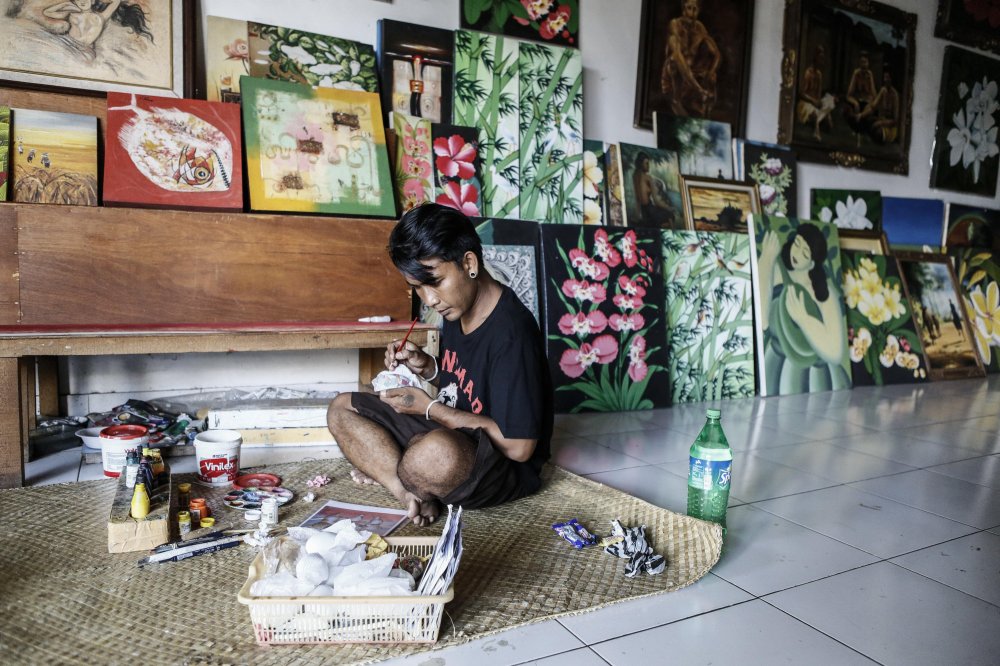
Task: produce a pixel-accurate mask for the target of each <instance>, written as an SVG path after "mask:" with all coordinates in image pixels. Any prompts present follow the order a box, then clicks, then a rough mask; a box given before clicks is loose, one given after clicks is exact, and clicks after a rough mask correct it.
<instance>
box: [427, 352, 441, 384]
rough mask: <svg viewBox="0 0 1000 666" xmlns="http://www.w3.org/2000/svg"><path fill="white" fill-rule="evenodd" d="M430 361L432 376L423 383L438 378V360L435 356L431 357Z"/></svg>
mask: <svg viewBox="0 0 1000 666" xmlns="http://www.w3.org/2000/svg"><path fill="white" fill-rule="evenodd" d="M431 360H432V361H434V374H433V375H431V376H430V377H428V378H427V379H425V380H424V381H425V382H432V381H434V378H435V377H437V376H438V360H437V357H436V356H431Z"/></svg>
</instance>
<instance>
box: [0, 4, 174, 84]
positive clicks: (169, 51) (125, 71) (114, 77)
mask: <svg viewBox="0 0 1000 666" xmlns="http://www.w3.org/2000/svg"><path fill="white" fill-rule="evenodd" d="M186 4H187V3H186V2H185V0H158V1H157V2H152V1H151V0H109V1H106V2H98V1H94V2H68V1H66V0H0V34H2V35H3V36H4V38H3V40H2V41H0V79H6V80H8V81H17V82H20V83H27V84H32V85H45V86H56V87H62V88H74V89H82V90H101V91H112V90H116V91H121V92H135V93H142V94H148V95H167V96H171V97H182V96H183V94H184V83H185V82H184V67H185V59H184V55H185V53H186V52H187V49H186V48H185V40H184V14H185V5H186Z"/></svg>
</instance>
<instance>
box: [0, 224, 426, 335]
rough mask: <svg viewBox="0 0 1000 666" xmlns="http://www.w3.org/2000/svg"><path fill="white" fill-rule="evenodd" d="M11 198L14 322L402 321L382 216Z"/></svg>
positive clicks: (401, 299) (404, 292) (405, 295)
mask: <svg viewBox="0 0 1000 666" xmlns="http://www.w3.org/2000/svg"><path fill="white" fill-rule="evenodd" d="M6 205H7V206H12V205H13V206H17V208H18V226H19V232H18V244H19V248H20V249H19V251H20V294H21V312H22V313H23V314H22V317H21V323H22V324H25V325H47V324H64V325H104V326H111V325H116V324H122V325H129V324H165V323H181V322H183V323H200V324H208V323H249V322H255V321H279V322H281V321H287V322H308V321H338V320H339V321H356V320H357V319H359V318H360V317H364V316H367V315H373V314H387V315H390V316H391V317H393V318H394V319H399V320H405V319H407V318H408V315H409V312H410V289H409V287H408V286H407V285H406V283H405V281H404V280H403V279H402V278H401V277H400V275H399V273H398V272H397V271H396V269H395V267H394V266H393V265H392V262H391V261H390V260H389V257H388V254H387V252H386V245H387V243H388V237H389V233H390V231H391V230H392V227H393V224H394V222H393V221H392V220H369V219H345V218H333V217H315V216H308V217H307V216H288V215H245V214H240V213H235V214H233V213H230V214H219V213H212V214H208V213H197V212H181V211H168V210H146V209H124V208H90V207H76V206H46V205H38V204H35V205H28V204H6Z"/></svg>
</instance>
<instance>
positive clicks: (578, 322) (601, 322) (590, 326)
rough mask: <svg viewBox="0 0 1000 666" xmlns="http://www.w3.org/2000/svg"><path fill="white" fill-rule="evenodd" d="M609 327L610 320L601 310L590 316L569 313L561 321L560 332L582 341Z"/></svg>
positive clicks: (580, 313)
mask: <svg viewBox="0 0 1000 666" xmlns="http://www.w3.org/2000/svg"><path fill="white" fill-rule="evenodd" d="M614 316H617V315H614ZM607 327H608V318H607V317H605V316H604V313H603V312H601V311H600V310H594V311H593V312H591V313H589V314H584V313H582V312H577V313H576V315H575V316H574V315H572V314H569V313H567V314H564V315H563V316H562V317H561V318H560V319H559V330H560V331H562V334H563V335H575V336H576V337H578V338H581V339H582V338H585V337H587V336H589V335H595V334H597V333H600V332H602V331H603V330H604V329H605V328H607Z"/></svg>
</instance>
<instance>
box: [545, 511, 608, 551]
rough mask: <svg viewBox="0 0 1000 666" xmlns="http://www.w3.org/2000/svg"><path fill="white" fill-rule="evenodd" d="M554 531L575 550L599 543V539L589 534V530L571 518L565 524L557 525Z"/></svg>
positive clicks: (554, 526) (553, 527)
mask: <svg viewBox="0 0 1000 666" xmlns="http://www.w3.org/2000/svg"><path fill="white" fill-rule="evenodd" d="M552 529H554V530H555V531H556V534H558V535H559V536H561V537H562V538H563V539H566V541H568V542H569V544H570V545H571V546H573V547H574V548H583V547H584V546H592V545H594V544H595V543H597V537H596V536H594V535H593V534H591V533H590V532H588V531H587V528H586V527H584V526H583V525H581V524H580V522H579V521H578V520H577V519H576V518H570V519H569V520H567V521H566V522H565V523H556V524H554V525H553V526H552Z"/></svg>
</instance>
